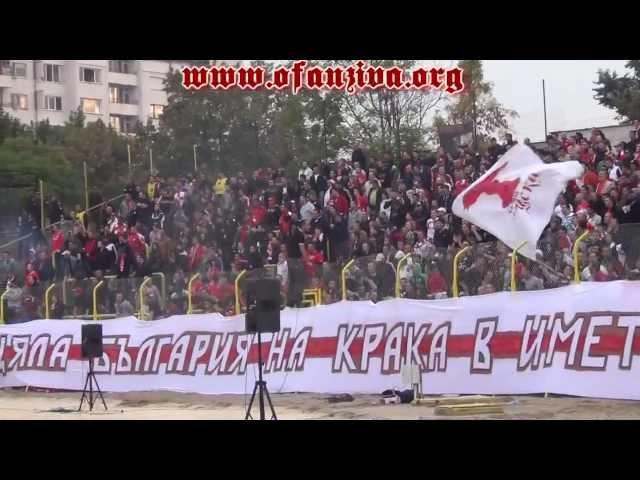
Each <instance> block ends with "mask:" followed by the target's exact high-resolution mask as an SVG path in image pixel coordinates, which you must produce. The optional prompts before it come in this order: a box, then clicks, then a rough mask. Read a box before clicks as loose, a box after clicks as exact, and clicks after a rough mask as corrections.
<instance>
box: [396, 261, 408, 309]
mask: <svg viewBox="0 0 640 480" xmlns="http://www.w3.org/2000/svg"><path fill="white" fill-rule="evenodd" d="M409 255H411V253H407V254H406V255H404V256H403V257H402V258H401V259H400V260H399V261H398V268H397V269H396V298H400V267H401V266H402V262H404V261H405V260H406V259H407V258H409Z"/></svg>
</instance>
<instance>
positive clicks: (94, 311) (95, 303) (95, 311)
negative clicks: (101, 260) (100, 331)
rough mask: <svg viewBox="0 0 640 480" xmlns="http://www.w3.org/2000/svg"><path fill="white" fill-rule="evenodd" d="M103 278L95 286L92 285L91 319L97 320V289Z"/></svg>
mask: <svg viewBox="0 0 640 480" xmlns="http://www.w3.org/2000/svg"><path fill="white" fill-rule="evenodd" d="M103 283H104V280H100V281H99V282H98V283H97V284H96V286H95V287H93V319H94V320H98V289H99V288H100V287H101V286H102V284H103Z"/></svg>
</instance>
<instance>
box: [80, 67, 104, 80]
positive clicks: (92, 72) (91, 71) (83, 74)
mask: <svg viewBox="0 0 640 480" xmlns="http://www.w3.org/2000/svg"><path fill="white" fill-rule="evenodd" d="M80 81H81V82H86V83H100V69H99V68H85V67H80Z"/></svg>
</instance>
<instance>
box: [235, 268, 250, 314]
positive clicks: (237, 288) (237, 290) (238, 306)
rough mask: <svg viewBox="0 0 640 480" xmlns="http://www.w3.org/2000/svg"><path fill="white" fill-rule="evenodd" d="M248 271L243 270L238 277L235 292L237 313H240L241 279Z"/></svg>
mask: <svg viewBox="0 0 640 480" xmlns="http://www.w3.org/2000/svg"><path fill="white" fill-rule="evenodd" d="M246 273H247V271H246V270H242V271H241V272H240V273H239V274H238V276H237V277H236V281H235V282H234V283H235V287H236V288H235V292H236V315H240V279H241V278H242V277H243V276H244V275H245V274H246Z"/></svg>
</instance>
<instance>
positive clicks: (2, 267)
mask: <svg viewBox="0 0 640 480" xmlns="http://www.w3.org/2000/svg"><path fill="white" fill-rule="evenodd" d="M17 273H18V265H17V263H16V261H15V259H14V258H12V257H11V256H10V255H9V252H2V256H1V257H0V288H4V287H5V286H6V285H7V282H8V281H9V279H10V278H15V276H16V274H17Z"/></svg>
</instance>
